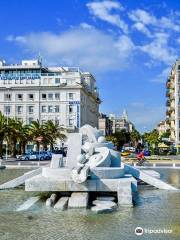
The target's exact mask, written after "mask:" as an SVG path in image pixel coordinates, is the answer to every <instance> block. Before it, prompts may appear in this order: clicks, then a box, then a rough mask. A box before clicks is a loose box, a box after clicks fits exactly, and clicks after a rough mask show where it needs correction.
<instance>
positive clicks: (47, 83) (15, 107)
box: [0, 60, 100, 130]
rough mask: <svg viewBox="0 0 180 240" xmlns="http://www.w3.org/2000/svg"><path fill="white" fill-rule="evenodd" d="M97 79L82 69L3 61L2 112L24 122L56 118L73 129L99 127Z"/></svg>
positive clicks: (0, 73)
mask: <svg viewBox="0 0 180 240" xmlns="http://www.w3.org/2000/svg"><path fill="white" fill-rule="evenodd" d="M99 104H100V99H99V96H98V92H97V88H96V80H95V78H94V77H93V76H92V74H91V73H89V72H82V71H80V70H79V69H78V68H68V67H44V66H43V65H42V64H41V62H40V61H39V60H28V61H22V63H21V64H20V65H18V64H13V65H7V64H6V63H5V62H4V61H0V111H1V112H2V113H3V114H4V115H8V116H9V117H16V118H17V119H19V120H22V121H23V122H24V123H31V122H32V121H33V120H37V119H39V120H40V121H41V122H44V121H47V120H53V121H54V122H56V123H57V124H59V125H60V126H64V127H66V128H69V129H71V130H74V129H75V128H79V127H81V126H82V125H84V124H90V125H92V126H93V127H98V116H99Z"/></svg>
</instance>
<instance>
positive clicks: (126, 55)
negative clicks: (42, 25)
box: [7, 26, 134, 72]
mask: <svg viewBox="0 0 180 240" xmlns="http://www.w3.org/2000/svg"><path fill="white" fill-rule="evenodd" d="M7 40H8V41H11V42H12V41H14V42H16V43H18V44H20V46H22V47H23V48H25V49H26V50H29V51H30V52H32V53H34V54H37V53H38V52H41V53H43V56H44V57H45V59H46V60H47V61H48V63H52V64H54V63H56V64H57V63H58V64H61V65H69V66H80V67H81V68H83V69H86V70H91V71H93V72H94V71H96V72H97V71H109V70H120V69H124V68H125V67H126V66H128V63H129V61H130V60H131V56H132V53H133V51H134V45H133V42H132V41H131V39H129V38H128V37H127V36H125V35H121V36H119V38H115V37H113V36H112V35H108V34H105V33H103V32H101V31H99V30H97V29H95V28H87V26H86V27H85V28H84V26H83V28H82V27H78V28H73V29H70V30H69V31H66V32H64V33H60V34H54V33H50V32H39V33H31V34H28V35H25V36H9V37H8V38H7Z"/></svg>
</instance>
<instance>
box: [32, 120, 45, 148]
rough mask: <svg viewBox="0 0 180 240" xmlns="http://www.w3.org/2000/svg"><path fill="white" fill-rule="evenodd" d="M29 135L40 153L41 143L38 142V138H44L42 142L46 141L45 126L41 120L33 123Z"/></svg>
mask: <svg viewBox="0 0 180 240" xmlns="http://www.w3.org/2000/svg"><path fill="white" fill-rule="evenodd" d="M29 134H30V137H31V139H32V141H33V142H35V143H36V145H37V150H38V151H39V148H40V143H39V141H37V138H38V137H42V139H43V140H42V141H45V137H46V132H45V126H44V124H41V123H40V121H39V120H37V121H32V123H31V124H30V126H29Z"/></svg>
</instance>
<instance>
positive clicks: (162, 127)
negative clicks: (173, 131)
mask: <svg viewBox="0 0 180 240" xmlns="http://www.w3.org/2000/svg"><path fill="white" fill-rule="evenodd" d="M156 129H157V131H158V133H159V135H160V136H161V135H162V134H163V133H166V132H167V130H168V129H169V126H168V124H167V122H166V120H164V121H160V122H159V123H158V125H157V128H156Z"/></svg>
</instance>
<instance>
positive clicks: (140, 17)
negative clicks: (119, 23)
mask: <svg viewBox="0 0 180 240" xmlns="http://www.w3.org/2000/svg"><path fill="white" fill-rule="evenodd" d="M128 16H129V18H130V19H131V20H133V21H134V22H141V23H143V24H144V25H149V24H156V21H157V19H156V17H154V16H153V15H151V14H149V13H148V12H146V11H144V10H142V9H137V10H133V11H131V12H130V13H129V14H128Z"/></svg>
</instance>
